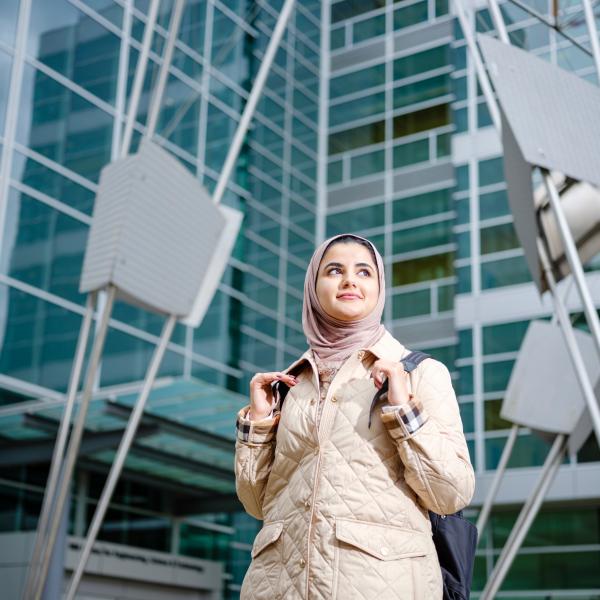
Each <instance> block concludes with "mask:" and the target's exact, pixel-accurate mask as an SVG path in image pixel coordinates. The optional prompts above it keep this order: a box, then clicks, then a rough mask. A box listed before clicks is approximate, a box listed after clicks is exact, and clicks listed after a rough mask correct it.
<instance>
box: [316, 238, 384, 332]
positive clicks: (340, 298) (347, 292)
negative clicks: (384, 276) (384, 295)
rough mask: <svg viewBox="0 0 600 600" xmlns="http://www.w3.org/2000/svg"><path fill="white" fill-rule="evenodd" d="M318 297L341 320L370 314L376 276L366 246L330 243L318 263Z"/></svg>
mask: <svg viewBox="0 0 600 600" xmlns="http://www.w3.org/2000/svg"><path fill="white" fill-rule="evenodd" d="M317 298H318V299H319V302H320V303H321V306H322V308H323V310H324V311H325V312H326V313H327V314H328V315H329V316H330V317H333V318H335V319H338V320H340V321H357V320H359V319H363V318H364V317H366V316H367V315H368V314H370V313H371V311H372V310H373V309H374V308H375V306H376V305H377V300H378V298H379V275H378V273H377V267H376V266H375V263H374V262H373V257H372V256H371V253H370V252H369V250H368V248H365V246H362V245H361V244H354V243H339V244H334V245H333V246H330V247H329V248H328V249H327V252H325V255H324V256H323V259H322V260H321V264H320V265H319V273H318V275H317Z"/></svg>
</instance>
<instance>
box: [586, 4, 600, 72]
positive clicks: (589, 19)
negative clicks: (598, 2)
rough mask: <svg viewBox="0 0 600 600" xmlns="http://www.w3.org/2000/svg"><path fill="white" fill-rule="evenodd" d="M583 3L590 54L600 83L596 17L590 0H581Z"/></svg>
mask: <svg viewBox="0 0 600 600" xmlns="http://www.w3.org/2000/svg"><path fill="white" fill-rule="evenodd" d="M581 2H582V3H583V11H584V13H585V22H586V24H587V28H588V34H589V36H590V45H591V46H592V55H593V57H594V63H595V64H596V74H597V76H598V83H600V43H599V42H598V29H597V27H596V18H595V17H594V9H593V7H592V3H591V2H590V0H581Z"/></svg>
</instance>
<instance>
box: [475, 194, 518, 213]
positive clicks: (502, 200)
mask: <svg viewBox="0 0 600 600" xmlns="http://www.w3.org/2000/svg"><path fill="white" fill-rule="evenodd" d="M509 214H510V207H509V205H508V195H507V193H506V190H498V191H496V192H488V193H487V194H480V196H479V218H480V219H482V220H483V219H491V218H493V217H501V216H503V215H509Z"/></svg>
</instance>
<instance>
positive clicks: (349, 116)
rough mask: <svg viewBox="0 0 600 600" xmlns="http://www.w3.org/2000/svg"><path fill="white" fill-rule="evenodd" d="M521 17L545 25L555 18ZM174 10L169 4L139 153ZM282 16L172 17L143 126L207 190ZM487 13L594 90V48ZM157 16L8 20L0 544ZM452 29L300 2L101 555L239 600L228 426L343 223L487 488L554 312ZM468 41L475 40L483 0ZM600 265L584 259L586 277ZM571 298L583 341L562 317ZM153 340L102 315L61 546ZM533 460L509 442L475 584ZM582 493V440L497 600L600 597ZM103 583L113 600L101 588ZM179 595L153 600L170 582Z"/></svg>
mask: <svg viewBox="0 0 600 600" xmlns="http://www.w3.org/2000/svg"><path fill="white" fill-rule="evenodd" d="M527 3H528V5H529V6H531V7H533V8H535V9H537V10H539V11H540V12H543V13H545V14H548V13H549V11H550V9H551V5H552V3H551V2H550V0H543V1H542V0H535V1H533V0H527ZM172 4H173V3H172V0H163V2H161V9H160V14H159V21H158V25H157V27H156V30H155V34H154V39H153V50H152V53H151V56H150V59H151V60H150V68H149V71H148V75H147V78H146V82H145V87H144V94H143V95H142V102H141V106H140V111H139V114H138V115H137V123H136V134H135V136H134V148H135V145H136V144H137V143H138V141H139V139H140V137H141V133H142V131H143V127H144V123H145V119H146V112H147V106H148V102H149V96H150V90H151V88H152V84H153V82H154V81H155V78H156V75H157V72H158V68H159V65H160V62H161V55H162V50H163V47H164V42H165V36H166V33H167V31H166V29H167V27H168V23H169V18H170V14H171V9H172ZM282 4H283V2H282V1H281V0H270V1H266V0H265V1H263V0H187V2H186V8H185V12H184V17H183V21H182V26H181V30H180V34H179V39H178V42H177V46H176V50H175V55H174V59H173V64H172V66H171V69H170V76H169V80H168V85H167V90H166V94H165V99H164V103H163V107H162V110H161V114H160V120H159V125H158V128H157V134H158V140H159V142H160V143H161V144H162V145H163V146H164V147H165V148H167V149H168V150H169V151H170V152H172V153H173V154H174V155H175V156H176V157H177V158H178V159H179V160H180V161H181V162H182V163H183V164H184V165H185V166H186V167H187V168H188V169H189V170H190V171H191V172H192V173H194V174H196V175H197V177H198V178H199V180H200V181H202V183H203V184H204V185H205V186H206V187H207V188H208V189H209V190H210V191H212V190H213V189H214V186H215V184H216V180H217V178H218V175H219V172H220V169H221V167H222V165H223V162H224V160H225V156H226V152H227V150H228V147H229V144H230V142H231V140H232V137H233V134H234V131H235V127H236V125H237V123H238V121H239V118H240V115H241V111H242V110H243V107H244V103H245V100H246V99H247V97H248V94H249V91H250V89H251V85H252V82H253V79H254V76H255V75H256V73H257V70H258V68H259V66H260V63H261V61H262V59H263V57H264V52H265V49H266V47H267V44H268V42H269V39H270V37H271V35H272V32H273V28H274V26H275V22H276V19H277V16H278V14H279V11H280V10H281V7H282ZM503 6H504V16H505V19H506V20H507V23H508V24H509V30H510V35H511V39H512V41H513V43H515V44H518V45H520V46H521V47H524V48H526V49H528V50H530V51H531V52H533V53H534V54H537V55H539V56H541V57H543V58H545V59H548V60H550V61H552V62H555V63H557V64H559V65H561V66H563V67H565V68H568V69H570V70H573V71H576V72H577V74H578V75H580V76H581V77H585V78H587V79H589V80H590V81H593V82H595V72H594V67H593V62H592V60H591V59H590V58H589V57H588V56H587V55H586V54H585V53H584V52H582V51H581V50H579V49H578V48H577V47H575V46H574V45H573V44H571V43H570V42H569V41H567V40H565V39H563V37H561V36H560V35H559V34H557V33H556V32H555V31H552V30H549V28H548V27H546V26H545V25H543V24H541V23H540V22H539V21H538V20H537V19H536V18H534V17H532V16H530V15H529V14H528V13H526V12H524V11H522V10H520V9H518V8H515V7H514V6H513V5H512V4H506V5H503ZM148 7H149V2H148V0H135V1H134V0H52V2H47V1H46V0H4V1H3V2H2V3H1V4H0V235H1V253H0V266H1V268H0V323H1V328H0V446H1V450H0V532H2V533H0V544H1V543H2V541H1V540H2V537H1V535H3V534H7V535H8V534H14V533H15V532H31V531H33V530H34V529H35V527H36V522H37V516H38V514H39V510H40V506H41V499H42V495H43V488H44V484H45V479H46V476H47V470H48V461H49V459H50V456H51V451H52V441H53V439H54V436H55V435H56V429H57V425H58V421H59V419H60V411H61V401H62V398H63V394H64V392H65V390H66V386H67V384H68V378H69V372H70V369H71V364H72V358H73V355H74V352H75V345H76V342H77V336H78V332H79V327H80V324H81V319H82V315H83V312H84V305H85V297H84V296H83V295H81V294H80V293H79V292H78V282H79V276H80V272H81V266H82V260H83V254H84V251H85V243H86V238H87V231H88V228H89V225H90V221H91V216H92V210H93V201H94V196H95V192H96V190H97V185H98V178H99V174H100V171H101V169H102V167H103V166H104V165H105V164H107V163H108V162H110V161H111V160H112V159H114V158H116V157H117V156H118V154H119V148H120V140H121V137H122V131H123V126H124V117H125V114H126V110H127V102H128V98H129V92H130V89H131V85H132V81H133V75H134V72H135V66H136V62H137V58H138V54H139V51H140V48H141V40H142V36H143V32H144V25H145V21H146V18H147V13H148ZM560 8H561V10H562V11H563V12H562V13H561V15H562V18H564V22H565V23H567V22H568V23H569V27H568V31H569V33H570V34H571V35H573V36H575V37H576V38H577V39H578V40H579V41H580V42H582V43H583V44H585V43H587V42H588V39H587V34H586V28H585V25H584V24H583V22H582V19H581V10H580V6H579V5H578V4H577V3H570V4H569V6H566V5H565V6H563V5H562V3H561V6H560ZM451 13H452V6H449V4H448V1H447V0H417V1H411V0H403V1H398V2H392V0H387V1H386V0H360V1H358V0H340V1H337V2H330V1H324V2H317V1H316V0H299V1H298V2H297V3H296V7H295V9H294V12H293V14H292V17H291V20H290V22H289V24H288V27H287V30H286V33H285V35H284V39H283V42H282V44H281V47H280V49H279V51H278V52H277V55H276V58H275V62H274V64H273V67H272V69H271V71H270V74H269V77H268V80H267V84H266V86H265V90H264V93H263V96H262V98H261V100H260V102H259V105H258V108H257V112H256V115H255V117H254V120H253V124H252V127H251V129H250V131H249V134H248V136H247V138H246V141H245V144H244V147H243V149H242V153H241V155H240V157H239V159H238V162H237V165H236V169H235V171H234V176H233V177H232V180H231V181H230V182H229V185H228V189H227V192H226V195H225V198H224V202H225V203H226V204H228V205H230V206H233V207H236V208H238V209H240V210H241V211H242V212H243V214H244V221H243V224H242V229H241V232H240V235H239V238H238V240H237V243H236V246H235V249H234V253H233V256H232V258H231V259H230V261H229V266H228V268H227V270H226V272H225V275H224V277H223V280H222V282H221V284H220V286H219V289H218V291H217V293H216V295H215V297H214V299H213V302H212V304H211V306H210V309H209V312H208V313H207V315H206V317H205V319H204V321H203V323H202V325H201V327H200V328H198V329H197V330H193V329H191V328H186V327H184V326H182V325H178V326H177V328H176V331H175V334H174V336H173V339H172V343H171V344H170V346H169V349H168V352H167V355H166V357H165V360H164V362H163V365H162V368H161V371H160V374H159V379H158V382H157V389H156V390H155V392H154V393H153V395H152V397H151V399H150V402H149V407H148V411H147V414H146V416H145V418H144V420H143V422H142V426H141V429H140V433H139V435H138V436H137V439H136V443H135V444H134V447H133V448H132V450H131V453H130V456H129V458H128V460H127V463H126V470H125V472H124V474H123V477H122V479H121V482H120V484H119V486H118V489H117V492H116V494H115V496H114V497H113V500H112V504H111V508H110V510H109V513H108V515H107V517H106V519H105V523H104V525H103V528H102V530H101V532H100V535H99V541H100V544H105V546H103V548H104V549H105V551H106V552H115V553H118V552H123V551H124V550H122V549H124V548H127V551H128V552H130V553H133V554H135V552H137V553H138V554H137V555H136V556H138V557H143V558H144V560H146V559H148V557H159V558H160V557H161V556H166V555H167V554H168V555H169V556H177V557H180V559H181V561H182V563H181V564H184V563H185V565H188V567H189V568H190V569H192V568H195V569H197V570H199V569H201V567H202V566H203V565H206V564H208V563H203V562H202V561H209V562H211V563H212V562H214V563H218V564H219V565H221V566H222V571H221V574H220V575H219V584H218V585H216V587H214V589H213V592H214V593H215V594H217V596H214V597H223V598H237V597H238V591H239V585H240V583H241V580H242V578H243V574H244V571H245V569H246V567H247V565H248V562H249V550H250V545H251V543H252V540H253V537H254V535H255V533H256V531H257V530H258V528H259V526H260V524H259V523H258V522H257V521H255V520H254V519H252V518H250V517H248V516H246V515H245V514H244V513H242V512H240V506H239V504H237V503H236V501H235V497H234V482H233V475H232V464H233V462H232V461H233V454H232V440H233V427H234V419H235V413H236V412H237V410H238V409H239V408H240V407H241V406H242V405H243V403H244V402H245V399H244V394H245V391H246V389H247V385H248V381H249V378H250V377H251V376H252V374H253V373H254V372H256V371H264V370H272V369H279V368H282V367H284V366H286V365H287V364H289V363H290V362H291V361H292V360H294V359H295V358H296V357H297V356H298V355H299V354H300V353H301V352H303V350H304V347H305V340H304V336H303V333H302V329H301V325H300V311H301V303H302V286H303V279H304V269H305V266H306V264H307V262H308V259H309V257H310V255H311V253H312V249H313V248H314V245H315V243H316V242H317V241H319V240H321V239H323V237H324V236H326V235H330V234H335V233H339V232H344V231H351V232H356V233H360V234H361V235H365V236H367V237H369V238H370V239H372V240H373V241H374V243H375V244H376V245H377V246H378V248H379V249H380V251H381V252H382V254H383V256H384V259H385V264H386V269H387V271H386V276H387V281H388V287H389V289H390V295H389V298H388V301H387V304H386V312H385V318H386V324H387V325H388V327H389V328H390V329H391V330H392V331H393V333H394V334H395V335H396V336H397V337H398V338H399V339H401V340H402V341H403V342H404V343H405V344H406V345H408V346H410V347H413V348H415V349H416V348H418V349H421V350H424V351H427V352H429V353H431V354H432V355H434V356H435V357H436V358H439V359H440V360H442V361H444V362H445V363H446V364H447V365H448V367H449V368H450V370H451V371H452V372H453V375H454V376H455V386H456V389H457V392H458V393H459V401H460V406H461V411H462V416H463V421H464V425H465V431H466V434H467V440H468V443H469V448H470V451H471V455H472V459H473V462H474V465H475V468H476V471H477V476H478V479H479V481H480V482H486V481H489V479H490V478H491V476H492V473H493V470H494V468H495V466H496V464H497V462H498V459H499V456H500V453H501V451H502V448H503V444H504V442H505V440H506V437H507V434H508V429H509V427H510V426H509V424H508V423H506V422H504V421H503V420H502V419H501V418H500V415H499V413H500V406H501V402H502V398H503V392H504V390H505V388H506V385H507V381H508V377H509V375H510V371H511V368H512V365H513V363H514V361H515V358H516V354H517V351H518V348H519V345H520V342H521V340H522V338H523V335H524V333H525V330H526V328H527V324H528V323H529V321H530V320H532V319H536V318H548V317H549V316H550V308H549V305H548V304H545V303H541V302H540V301H539V300H538V297H537V295H536V292H535V289H534V287H533V284H531V283H530V281H529V275H528V272H527V269H526V266H525V261H524V258H523V252H522V250H521V249H520V248H519V244H518V241H517V239H516V236H515V233H514V230H513V226H512V217H511V215H510V211H509V209H508V203H507V198H506V185H505V183H504V176H503V167H502V148H501V145H500V141H499V139H498V136H497V134H496V133H495V131H494V129H493V127H491V120H490V118H489V114H488V113H487V109H486V107H485V103H484V101H483V97H482V95H481V91H480V89H479V88H478V85H477V82H476V77H475V70H474V66H473V63H472V61H471V59H470V57H469V56H468V53H467V51H466V47H465V43H464V40H463V37H462V33H461V30H460V27H459V26H458V24H457V22H456V19H455V18H454V17H453V15H452V14H451ZM473 26H474V27H475V28H476V29H477V30H478V31H488V30H490V29H491V21H490V18H489V14H488V12H487V10H486V9H485V8H484V6H483V4H482V7H481V9H480V10H478V11H477V13H476V19H475V23H474V24H473ZM599 267H600V262H598V261H595V262H594V261H592V263H591V264H590V265H588V271H589V273H588V276H589V278H590V282H591V283H592V284H594V283H596V282H597V281H598V279H597V277H598V276H599V274H598V273H596V272H595V270H597V269H598V268H599ZM591 287H592V288H593V289H594V286H593V285H592V286H591ZM596 289H597V288H596ZM573 296H574V294H573ZM595 300H596V301H597V303H598V304H600V296H598V295H597V296H596V297H595ZM570 306H571V307H572V315H573V319H574V321H575V322H576V323H581V324H582V326H583V322H584V321H583V319H582V318H581V315H580V314H579V310H580V309H579V308H578V307H577V305H576V302H575V300H574V299H572V302H571V303H570ZM161 324H162V323H161V318H159V317H157V316H156V315H153V314H150V313H148V312H145V311H143V310H141V309H138V308H133V307H131V306H129V305H126V304H124V303H117V304H116V306H115V309H114V313H113V318H112V320H111V323H110V328H109V333H108V336H107V342H106V348H105V351H104V356H103V360H102V364H101V371H100V377H99V380H98V382H97V393H96V395H95V396H94V399H93V401H92V408H91V409H90V415H89V418H88V426H87V429H86V434H85V436H84V441H83V444H82V451H81V457H80V460H79V462H78V469H77V472H76V478H75V482H74V485H73V489H72V493H71V506H70V513H69V519H68V534H69V536H70V537H69V538H68V540H69V542H68V543H69V544H70V545H71V546H77V544H78V543H79V542H80V540H81V538H82V537H83V536H84V535H85V531H86V529H87V525H88V524H89V522H90V519H91V517H92V515H93V511H94V508H95V504H96V501H97V499H98V498H99V495H100V493H101V490H102V486H103V483H104V479H105V477H106V473H107V468H108V465H110V462H111V460H112V458H113V456H114V451H115V448H116V445H117V443H118V439H119V436H120V433H121V432H122V430H123V427H124V424H125V422H126V419H127V416H128V411H129V408H130V406H131V405H132V403H133V402H134V400H135V395H136V390H137V389H139V382H140V381H141V380H142V379H143V377H144V373H145V369H146V365H147V363H148V360H149V356H150V353H151V351H152V348H153V345H154V343H155V342H156V340H157V336H158V335H159V332H160V327H161ZM548 448H549V446H548V445H547V444H546V443H545V442H543V441H541V440H539V439H538V438H536V437H534V436H532V435H531V433H530V432H529V431H527V430H522V431H520V433H519V438H518V442H517V447H516V449H515V452H514V455H513V458H512V461H511V463H510V465H509V467H510V468H509V471H508V474H507V476H506V479H505V485H504V491H503V494H502V497H501V499H500V500H501V504H500V505H499V506H498V507H497V508H496V509H495V511H494V513H493V515H492V518H491V521H490V524H489V526H488V528H487V530H486V532H485V533H484V538H483V540H482V543H481V545H480V550H479V554H478V558H477V563H476V572H475V581H474V587H475V590H481V589H482V587H483V584H484V582H485V578H486V575H487V574H488V573H489V572H491V569H492V567H493V563H494V560H495V558H497V556H498V553H499V551H500V549H501V548H502V545H503V544H504V542H505V540H506V537H507V535H508V533H509V531H510V528H511V526H512V524H513V522H514V520H515V519H516V516H517V514H518V510H519V508H520V505H521V504H522V503H523V501H524V500H525V498H526V496H527V493H528V491H529V489H530V487H531V486H532V481H533V478H534V477H535V475H536V473H537V472H538V470H539V466H540V465H541V464H542V462H543V460H544V458H545V455H546V453H547V451H548ZM594 482H596V483H598V482H600V452H599V451H598V448H597V445H596V444H595V441H594V440H592V439H590V440H589V441H588V442H587V443H586V445H585V446H584V447H583V448H582V450H581V451H580V452H579V453H578V454H577V455H576V456H569V457H568V459H567V460H566V461H565V464H564V465H563V466H562V468H561V471H560V473H559V476H558V477H557V480H556V483H555V485H554V486H553V488H552V490H551V492H550V496H549V499H548V502H547V503H546V504H545V505H544V508H543V509H542V511H541V513H540V515H539V516H538V518H537V519H536V521H535V523H534V526H533V528H532V530H531V532H530V533H529V535H528V536H527V538H526V540H525V544H524V547H523V548H522V550H521V552H520V553H519V555H518V557H517V559H516V561H515V563H514V566H513V568H512V569H511V571H510V573H509V576H508V578H507V580H506V582H505V585H504V587H503V593H502V594H503V595H502V597H503V598H507V599H510V600H521V598H544V599H548V598H552V599H556V600H558V599H561V600H571V599H575V598H578V599H587V600H592V599H596V598H600V558H599V557H600V485H596V487H595V488H594V485H593V483H594ZM480 487H483V486H480ZM482 500H483V496H482V495H477V496H476V499H475V502H474V506H475V507H476V506H477V504H478V503H481V501H482ZM472 514H473V515H476V510H473V513H472ZM6 539H8V538H6ZM119 549H121V550H119ZM0 554H1V553H0ZM159 558H156V560H157V561H158V560H159ZM187 559H189V561H191V562H185V561H186V560H187ZM69 560H70V559H69V558H68V557H67V560H66V562H67V566H66V571H67V572H69V569H70V568H72V566H69ZM194 560H196V562H194ZM0 566H1V565H0ZM96 577H100V575H99V574H96ZM102 577H104V584H105V587H104V588H103V590H104V591H103V592H102V593H105V594H108V595H106V596H102V597H110V595H109V593H110V585H112V584H115V582H116V581H118V577H117V574H116V573H112V574H111V573H104V574H102ZM88 579H89V578H88ZM84 584H85V581H84ZM175 588H176V586H175V587H173V588H172V589H169V588H168V587H167V588H166V589H165V590H164V591H165V597H176V596H175V595H174V594H175V593H176V592H177V593H179V592H181V591H182V589H183V588H182V589H179V588H177V589H175ZM107 590H108V591H107ZM207 593H208V592H207ZM206 597H209V596H208V595H207V596H206ZM210 597H213V596H210ZM475 597H476V594H475Z"/></svg>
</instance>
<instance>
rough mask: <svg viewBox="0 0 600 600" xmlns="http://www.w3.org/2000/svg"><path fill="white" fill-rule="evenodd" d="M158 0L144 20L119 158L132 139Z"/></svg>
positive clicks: (154, 2)
mask: <svg viewBox="0 0 600 600" xmlns="http://www.w3.org/2000/svg"><path fill="white" fill-rule="evenodd" d="M159 5H160V0H152V3H151V4H150V10H149V11H148V18H147V20H146V28H145V29H144V38H143V39H142V50H141V52H140V55H139V57H138V61H137V65H136V67H135V78H134V80H133V86H132V88H131V97H130V99H129V108H128V110H127V119H126V120H125V130H124V131H123V145H122V147H121V157H125V156H127V154H128V153H129V147H130V146H131V138H132V137H133V125H134V123H135V118H136V116H137V111H138V106H139V104H140V97H141V95H142V89H143V87H144V79H145V78H146V68H147V66H148V57H149V55H150V48H151V46H152V37H153V35H154V26H155V25H156V18H157V16H158V7H159Z"/></svg>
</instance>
